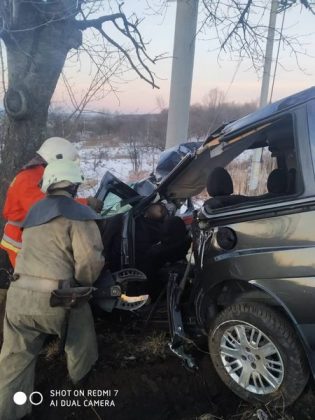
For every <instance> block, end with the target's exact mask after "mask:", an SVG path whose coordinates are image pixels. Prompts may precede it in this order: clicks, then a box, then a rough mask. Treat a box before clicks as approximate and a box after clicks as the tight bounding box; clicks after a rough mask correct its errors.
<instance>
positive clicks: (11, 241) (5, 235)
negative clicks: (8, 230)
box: [2, 233, 22, 249]
mask: <svg viewBox="0 0 315 420" xmlns="http://www.w3.org/2000/svg"><path fill="white" fill-rule="evenodd" d="M2 240H3V241H5V242H8V243H9V244H11V245H13V246H15V247H17V248H20V249H21V248H22V242H18V241H15V240H14V239H12V238H10V236H8V235H7V234H5V233H4V234H3V236H2Z"/></svg>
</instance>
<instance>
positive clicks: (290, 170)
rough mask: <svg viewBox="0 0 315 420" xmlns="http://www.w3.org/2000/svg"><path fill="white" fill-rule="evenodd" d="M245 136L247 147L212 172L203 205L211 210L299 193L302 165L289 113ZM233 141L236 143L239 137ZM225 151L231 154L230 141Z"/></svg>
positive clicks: (283, 197) (282, 198)
mask: <svg viewBox="0 0 315 420" xmlns="http://www.w3.org/2000/svg"><path fill="white" fill-rule="evenodd" d="M251 133H252V134H251ZM242 138H246V139H247V140H246V141H247V143H246V142H245V141H244V145H245V147H244V149H241V148H240V153H239V154H238V156H236V157H235V158H234V159H233V160H231V161H230V162H229V163H228V164H226V165H225V167H216V168H212V170H211V171H210V174H209V177H208V182H207V191H208V194H209V196H210V198H209V199H208V200H207V201H206V202H205V204H204V206H205V208H207V209H208V210H210V211H213V210H214V211H215V210H217V209H218V210H220V209H222V208H226V207H229V206H240V205H241V206H243V207H244V206H246V205H249V206H250V205H251V204H253V203H255V204H256V205H257V204H258V203H259V201H261V202H264V201H265V200H276V201H279V200H281V201H282V200H285V199H286V198H287V197H288V196H290V195H293V194H297V193H299V192H300V191H299V188H301V184H300V183H299V182H298V180H300V178H301V177H300V167H299V163H298V156H297V152H296V150H297V147H296V141H295V138H294V129H293V118H292V116H291V115H290V114H286V115H284V116H282V117H279V119H277V120H276V121H273V122H271V123H268V124H266V125H265V127H263V129H261V130H257V131H256V130H253V129H251V131H250V134H249V135H248V136H246V133H244V136H242ZM251 140H252V141H251ZM230 141H231V144H233V143H234V144H235V143H236V142H237V141H238V138H237V137H236V139H235V140H234V139H231V140H230ZM240 141H242V140H240ZM240 145H241V143H240ZM246 146H247V147H246ZM224 153H226V154H227V156H228V153H229V143H228V142H227V146H226V147H225V149H224V150H223V152H222V155H223V154H224ZM234 156H235V155H234ZM223 160H224V159H222V161H223ZM298 186H299V187H298Z"/></svg>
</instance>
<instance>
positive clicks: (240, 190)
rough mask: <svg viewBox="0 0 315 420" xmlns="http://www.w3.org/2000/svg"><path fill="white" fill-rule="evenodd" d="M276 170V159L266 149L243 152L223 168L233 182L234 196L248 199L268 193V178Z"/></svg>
mask: <svg viewBox="0 0 315 420" xmlns="http://www.w3.org/2000/svg"><path fill="white" fill-rule="evenodd" d="M276 168H277V159H276V158H275V157H273V156H272V153H271V152H270V151H269V150H268V147H259V148H257V149H255V150H252V149H251V150H244V152H243V153H242V154H240V155H239V156H238V157H237V158H236V159H234V160H233V161H232V162H230V163H229V164H228V165H227V166H226V167H225V169H226V170H227V171H228V173H229V174H230V175H231V178H232V180H233V187H234V194H238V195H245V196H249V197H250V196H253V197H255V196H258V195H261V194H266V193H268V188H267V180H268V176H269V174H270V173H271V172H272V171H273V170H274V169H276ZM255 170H256V172H257V173H255V172H254V171H255ZM257 174H258V176H257Z"/></svg>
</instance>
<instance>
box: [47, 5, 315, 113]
mask: <svg viewBox="0 0 315 420" xmlns="http://www.w3.org/2000/svg"><path fill="white" fill-rule="evenodd" d="M154 2H155V3H156V4H157V0H152V1H151V3H150V4H151V5H152V4H153V5H154ZM147 5H148V0H127V1H126V2H125V6H124V8H125V11H126V14H127V15H128V14H129V13H131V12H135V13H136V14H137V16H138V17H139V18H143V19H144V20H143V22H142V23H141V25H140V30H141V33H142V35H143V38H144V39H145V40H146V41H148V42H149V44H148V46H147V50H148V52H149V54H150V55H151V56H154V55H157V54H161V53H165V55H166V56H167V57H168V58H165V59H163V60H161V61H159V62H158V63H157V64H156V65H155V66H152V69H154V72H155V74H156V75H157V79H156V81H157V84H158V85H159V87H160V89H159V90H157V89H152V88H151V87H150V86H149V85H148V84H146V83H145V82H144V81H142V80H140V79H139V78H138V76H137V75H136V74H135V73H133V72H128V73H127V74H126V75H125V76H124V78H125V82H124V83H122V84H120V85H119V87H118V92H117V93H116V95H114V94H108V95H107V96H106V97H105V98H102V99H100V100H97V101H92V102H91V103H89V105H88V106H87V109H90V110H99V111H105V112H118V113H147V112H159V111H160V110H161V109H162V108H163V107H167V106H168V101H169V90H170V79H171V67H172V59H171V56H172V53H173V38H174V30H175V13H176V2H169V3H168V5H167V8H166V9H163V10H162V11H159V10H157V11H156V13H153V12H152V10H150V9H148V6H147ZM156 9H158V8H157V7H156ZM281 21H282V17H280V16H278V20H277V27H278V28H280V26H281ZM201 24H202V16H199V22H198V28H200V25H201ZM314 24H315V16H314V15H312V14H311V13H310V12H307V11H306V10H304V9H303V10H302V9H301V7H299V6H298V7H294V8H292V9H291V10H289V11H287V13H286V17H285V23H284V28H285V31H286V33H287V34H289V35H292V36H293V35H297V36H299V39H300V42H301V43H302V47H301V49H302V50H303V51H304V50H306V51H307V54H301V55H300V56H299V65H298V64H297V62H296V59H295V57H294V56H293V55H292V54H290V53H289V51H288V49H284V48H283V45H281V48H280V56H279V57H280V59H279V62H280V63H281V65H280V66H278V69H277V74H276V79H275V88H274V93H273V97H272V100H277V99H280V98H282V97H285V96H288V95H290V94H293V93H295V92H298V91H300V90H303V89H305V88H308V87H310V86H312V85H313V84H314V82H313V79H314V76H315V51H314V45H315V29H314V28H315V25H314ZM209 37H211V36H210V35H209ZM206 38H207V36H206V35H205V34H199V35H198V36H197V39H196V47H195V49H196V51H195V63H194V74H193V84H192V94H191V103H192V104H194V103H203V102H204V100H205V96H206V95H207V93H208V92H209V91H210V90H212V89H216V88H217V89H219V90H221V91H222V93H223V95H224V98H225V100H226V101H231V102H232V101H234V102H241V103H244V102H249V101H255V100H258V98H259V95H260V87H261V76H262V74H261V73H262V71H261V72H259V73H257V72H255V71H254V70H253V68H251V63H250V61H248V60H245V61H243V62H239V61H237V60H231V58H230V57H229V56H228V55H221V59H220V61H218V42H217V40H216V39H213V38H212V39H206ZM277 47H278V46H277V44H276V45H275V51H274V56H275V53H276V51H277ZM89 66H90V65H89V62H88V60H87V58H85V60H84V62H83V63H81V66H80V69H78V68H77V66H71V65H70V66H69V65H68V66H67V68H66V75H67V77H69V80H70V82H71V84H72V86H73V89H74V91H75V92H76V93H77V94H78V95H79V96H80V94H82V93H83V92H84V90H85V89H86V87H87V86H88V83H89V78H90V74H89V73H90V71H89V68H90V67H89ZM299 67H300V68H299ZM301 68H302V70H301ZM53 104H54V106H55V107H65V106H69V99H68V96H67V94H66V92H65V89H64V86H63V84H62V82H60V84H59V85H58V88H57V90H56V93H55V96H54V101H53Z"/></svg>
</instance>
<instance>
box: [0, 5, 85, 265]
mask: <svg viewBox="0 0 315 420" xmlns="http://www.w3.org/2000/svg"><path fill="white" fill-rule="evenodd" d="M16 27H18V28H26V29H21V30H20V29H19V30H17V31H11V32H8V33H7V34H5V36H3V40H4V42H5V46H6V52H7V62H8V90H7V92H6V94H5V98H4V105H5V109H6V121H5V130H4V139H3V142H2V145H1V162H0V171H1V172H0V173H1V178H2V182H1V185H0V211H1V212H2V208H3V204H4V199H5V193H6V190H7V188H8V186H9V185H10V183H11V182H12V179H13V178H14V176H15V174H16V173H17V171H18V170H19V169H20V168H21V167H22V166H23V165H24V164H25V163H26V162H27V161H28V160H30V159H31V158H32V157H33V156H34V153H35V152H36V150H37V149H38V148H39V146H40V145H41V143H42V141H43V140H44V139H45V135H46V123H47V115H48V108H49V105H50V101H51V98H52V95H53V93H54V90H55V88H56V84H57V82H58V79H59V76H60V74H61V72H62V69H63V67H64V64H65V60H66V57H67V54H68V52H69V50H70V49H71V48H78V47H79V46H80V45H81V42H82V34H81V32H80V31H78V30H77V29H76V28H75V25H74V21H73V20H66V19H63V20H56V21H52V22H51V23H49V22H48V23H45V24H43V25H40V14H38V16H36V13H35V12H34V9H32V8H30V7H29V3H26V4H25V5H24V6H23V3H22V5H21V6H20V10H19V21H18V22H16ZM31 28H34V29H31ZM2 226H3V221H2ZM2 226H1V227H2ZM1 231H2V229H1ZM0 264H1V261H0Z"/></svg>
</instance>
